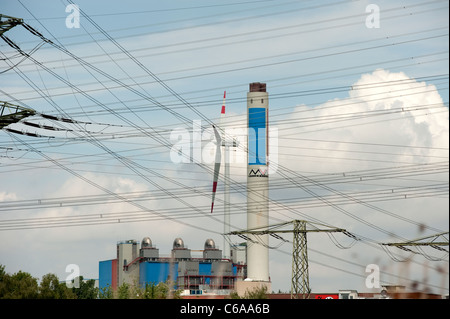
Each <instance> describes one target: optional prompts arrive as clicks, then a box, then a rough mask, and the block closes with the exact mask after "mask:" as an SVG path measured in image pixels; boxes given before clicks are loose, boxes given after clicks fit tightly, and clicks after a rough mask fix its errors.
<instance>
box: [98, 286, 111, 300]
mask: <svg viewBox="0 0 450 319" xmlns="http://www.w3.org/2000/svg"><path fill="white" fill-rule="evenodd" d="M98 298H99V299H113V298H114V290H113V289H112V287H111V286H110V285H109V284H108V285H107V286H106V287H103V288H100V289H99V291H98Z"/></svg>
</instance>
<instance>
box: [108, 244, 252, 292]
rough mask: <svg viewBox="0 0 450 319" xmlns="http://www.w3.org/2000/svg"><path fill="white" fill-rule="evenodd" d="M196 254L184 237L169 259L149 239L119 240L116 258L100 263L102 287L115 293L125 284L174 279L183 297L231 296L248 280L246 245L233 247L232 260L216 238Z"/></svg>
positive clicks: (168, 256) (173, 249) (142, 285)
mask: <svg viewBox="0 0 450 319" xmlns="http://www.w3.org/2000/svg"><path fill="white" fill-rule="evenodd" d="M195 252H197V253H201V255H199V256H193V255H192V251H191V249H188V248H187V247H185V245H184V241H183V240H182V239H181V238H176V239H175V240H174V242H173V248H172V251H171V253H170V255H166V256H160V253H159V249H158V248H156V247H155V246H154V245H153V244H152V241H151V239H150V238H149V237H145V238H144V239H143V240H142V242H141V243H139V242H138V241H136V240H125V241H119V242H118V243H117V256H116V258H114V259H111V260H104V261H100V262H99V288H101V289H102V288H105V287H107V286H108V285H109V286H111V287H112V288H113V289H114V290H115V289H117V287H119V286H120V285H122V284H123V283H127V284H130V285H136V284H139V285H140V286H141V287H144V286H145V285H146V284H155V285H157V284H158V283H160V282H167V281H169V280H170V281H172V282H173V283H174V288H175V289H180V290H182V295H207V294H215V295H227V294H229V293H230V292H231V291H232V290H234V288H235V284H236V282H238V281H242V280H244V279H245V278H246V245H239V246H233V247H231V258H230V259H224V258H222V251H221V250H220V249H218V248H216V245H215V242H214V240H212V239H207V240H206V241H205V244H204V247H203V250H195Z"/></svg>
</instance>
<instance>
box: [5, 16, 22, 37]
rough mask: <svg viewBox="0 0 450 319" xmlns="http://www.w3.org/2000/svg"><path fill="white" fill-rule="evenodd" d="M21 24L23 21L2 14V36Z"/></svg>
mask: <svg viewBox="0 0 450 319" xmlns="http://www.w3.org/2000/svg"><path fill="white" fill-rule="evenodd" d="M19 24H23V19H19V18H14V17H10V16H7V15H4V14H1V13H0V36H2V35H3V33H5V32H6V31H8V30H9V29H11V28H13V27H15V26H16V25H19Z"/></svg>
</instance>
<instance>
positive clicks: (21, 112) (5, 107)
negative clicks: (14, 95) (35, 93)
mask: <svg viewBox="0 0 450 319" xmlns="http://www.w3.org/2000/svg"><path fill="white" fill-rule="evenodd" d="M35 114H36V111H34V110H32V109H29V108H26V107H22V106H19V105H14V104H11V103H8V102H3V101H0V130H1V129H2V128H4V127H6V126H8V125H9V124H13V123H17V122H19V121H21V120H22V119H24V118H26V117H28V116H32V115H35Z"/></svg>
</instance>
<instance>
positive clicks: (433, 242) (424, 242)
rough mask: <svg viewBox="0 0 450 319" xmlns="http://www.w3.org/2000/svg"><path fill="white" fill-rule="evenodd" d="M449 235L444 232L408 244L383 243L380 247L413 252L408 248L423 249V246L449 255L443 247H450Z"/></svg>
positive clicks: (410, 241)
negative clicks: (449, 244)
mask: <svg viewBox="0 0 450 319" xmlns="http://www.w3.org/2000/svg"><path fill="white" fill-rule="evenodd" d="M448 233H449V232H442V233H438V234H434V235H431V236H426V237H421V238H417V239H413V240H409V241H406V242H401V243H381V244H380V245H383V246H391V247H397V248H399V249H401V250H404V251H408V252H413V251H412V250H411V249H410V248H408V247H421V246H429V247H432V248H434V249H436V250H439V251H445V252H447V253H448V250H447V249H445V248H442V246H448V243H449V240H448ZM445 235H447V237H445Z"/></svg>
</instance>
